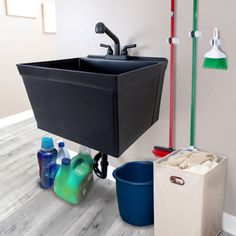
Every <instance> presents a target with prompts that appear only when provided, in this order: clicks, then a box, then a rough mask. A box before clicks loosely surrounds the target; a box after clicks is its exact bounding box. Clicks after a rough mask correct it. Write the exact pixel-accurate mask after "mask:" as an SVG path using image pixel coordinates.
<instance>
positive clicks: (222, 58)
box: [203, 28, 228, 70]
mask: <svg viewBox="0 0 236 236" xmlns="http://www.w3.org/2000/svg"><path fill="white" fill-rule="evenodd" d="M211 44H212V46H213V47H212V49H211V50H210V51H209V52H207V53H206V54H205V59H204V62H203V68H207V69H220V70H227V68H228V66H227V60H226V55H225V54H224V53H223V52H222V51H221V50H220V49H219V48H218V46H220V45H221V43H220V40H219V32H218V29H217V28H214V31H213V40H211Z"/></svg>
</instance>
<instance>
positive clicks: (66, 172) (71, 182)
mask: <svg viewBox="0 0 236 236" xmlns="http://www.w3.org/2000/svg"><path fill="white" fill-rule="evenodd" d="M83 154H84V156H83V157H81V156H80V154H79V155H77V156H75V157H73V158H72V159H71V160H70V159H69V158H64V159H62V165H61V167H60V168H59V170H58V172H57V174H56V177H55V181H54V188H53V189H54V193H55V194H56V195H57V196H58V197H59V198H61V199H63V200H65V201H66V202H69V203H71V204H79V203H80V202H81V201H82V200H83V199H84V198H85V197H86V195H87V193H88V190H89V189H90V187H91V185H92V182H93V169H92V165H91V160H90V159H89V157H88V156H89V154H88V153H87V154H86V155H85V153H83Z"/></svg>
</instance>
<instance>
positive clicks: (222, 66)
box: [203, 57, 228, 70]
mask: <svg viewBox="0 0 236 236" xmlns="http://www.w3.org/2000/svg"><path fill="white" fill-rule="evenodd" d="M203 68H205V69H219V70H227V69H228V65H227V60H226V58H209V57H205V59H204V62H203Z"/></svg>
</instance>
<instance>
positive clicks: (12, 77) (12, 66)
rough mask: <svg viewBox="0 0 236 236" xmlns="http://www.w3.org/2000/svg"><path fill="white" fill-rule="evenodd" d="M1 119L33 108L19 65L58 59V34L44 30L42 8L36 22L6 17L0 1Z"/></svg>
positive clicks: (3, 5)
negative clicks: (17, 65)
mask: <svg viewBox="0 0 236 236" xmlns="http://www.w3.org/2000/svg"><path fill="white" fill-rule="evenodd" d="M0 55H1V59H0V118H2V117H6V116H9V115H12V114H15V113H18V112H22V111H25V110H28V109H30V104H29V101H28V98H27V95H26V92H25V89H24V86H23V82H22V79H21V77H20V75H19V73H18V71H17V68H16V64H17V63H22V62H30V61H38V60H47V59H50V58H55V57H56V35H53V34H51V35H49V34H44V33H43V31H42V17H41V5H40V1H39V0H38V17H37V18H36V19H30V18H22V17H13V16H6V11H5V0H0Z"/></svg>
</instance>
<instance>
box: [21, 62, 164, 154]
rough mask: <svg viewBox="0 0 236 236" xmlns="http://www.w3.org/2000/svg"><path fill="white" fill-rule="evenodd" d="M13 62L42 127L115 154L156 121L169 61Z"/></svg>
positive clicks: (120, 152)
mask: <svg viewBox="0 0 236 236" xmlns="http://www.w3.org/2000/svg"><path fill="white" fill-rule="evenodd" d="M17 66H18V69H19V72H20V74H21V75H22V77H23V80H24V84H25V87H26V90H27V94H28V97H29V99H30V102H31V105H32V108H33V111H34V115H35V118H36V121H37V124H38V127H39V128H40V129H43V130H46V131H48V132H51V133H54V134H57V135H59V136H62V137H64V138H67V139H69V140H72V141H75V142H77V143H80V144H83V145H86V146H88V147H91V148H93V149H96V150H98V151H101V152H103V153H106V154H108V155H112V156H115V157H118V156H120V155H121V154H122V153H123V152H124V151H125V150H126V149H127V148H128V147H129V146H130V145H131V144H132V143H133V142H134V141H135V140H136V139H137V138H138V137H139V136H140V135H142V134H143V133H144V132H145V131H146V130H147V129H148V128H149V127H151V126H152V125H153V124H154V123H155V122H156V121H157V120H158V117H159V108H160V101H161V93H162V87H163V80H164V73H165V70H166V66H167V59H164V58H147V57H146V58H145V57H129V59H128V60H126V61H125V60H107V59H103V58H97V59H96V58H74V59H66V60H58V61H47V62H37V63H26V64H19V65H17Z"/></svg>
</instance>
